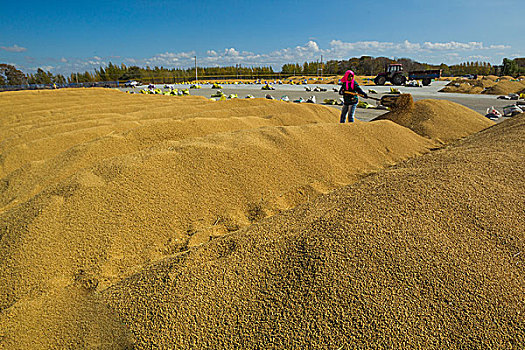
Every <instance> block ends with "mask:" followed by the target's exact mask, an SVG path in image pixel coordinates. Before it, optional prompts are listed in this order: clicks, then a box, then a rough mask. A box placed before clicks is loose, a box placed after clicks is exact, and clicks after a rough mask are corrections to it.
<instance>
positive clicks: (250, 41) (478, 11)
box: [0, 0, 525, 74]
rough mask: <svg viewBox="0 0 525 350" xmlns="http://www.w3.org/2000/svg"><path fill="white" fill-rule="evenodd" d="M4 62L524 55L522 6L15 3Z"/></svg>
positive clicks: (6, 4) (466, 1) (1, 46)
mask: <svg viewBox="0 0 525 350" xmlns="http://www.w3.org/2000/svg"><path fill="white" fill-rule="evenodd" d="M0 8H1V9H2V11H1V12H2V13H1V15H0V18H1V20H0V33H1V34H0V62H2V63H10V64H14V65H15V66H17V67H18V68H20V69H22V70H23V71H25V72H32V71H34V70H35V69H36V68H37V67H44V68H45V69H47V70H51V71H52V72H54V73H64V74H68V73H70V72H73V71H85V70H92V69H93V68H96V67H99V66H101V65H106V64H107V63H108V62H109V61H111V62H113V63H125V64H126V65H139V66H146V65H149V66H164V67H189V66H192V65H193V56H194V55H197V56H198V59H199V65H206V66H216V65H235V64H242V65H272V66H273V67H274V68H276V69H280V67H281V65H282V64H283V63H287V62H301V63H302V62H304V61H306V60H308V61H313V60H317V59H319V58H320V56H321V55H323V56H324V59H325V60H327V59H348V58H350V57H355V56H357V57H359V56H361V55H371V56H386V57H410V58H413V59H416V60H419V61H424V62H429V63H441V62H444V63H448V64H452V63H458V62H462V61H465V60H468V61H478V60H480V61H489V62H491V63H493V64H500V63H501V61H502V58H503V57H517V56H520V57H525V36H524V35H523V25H521V26H519V25H518V24H521V23H523V21H524V18H525V17H524V12H523V5H522V0H498V1H494V0H492V1H488V0H477V1H476V0H455V1H452V0H442V1H438V0H434V1H427V0H398V1H383V0H376V1H367V0H362V1H342V0H332V1H322V0H318V1H311V0H302V1H295V0H293V1H285V0H283V1H274V0H266V1H263V0H260V1H246V0H245V1H233V0H223V1H221V0H217V1H191V0H187V1H168V0H161V1H153V0H151V1H144V0H137V1H132V0H129V1H53V0H50V1H23V0H21V1H18V2H14V1H6V0H0Z"/></svg>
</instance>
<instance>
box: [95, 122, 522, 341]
mask: <svg viewBox="0 0 525 350" xmlns="http://www.w3.org/2000/svg"><path fill="white" fill-rule="evenodd" d="M524 155H525V114H523V115H521V116H519V117H515V118H513V119H512V120H507V121H505V122H503V123H501V124H499V125H497V126H495V127H494V128H490V129H488V130H485V131H483V132H481V133H479V134H476V135H473V136H472V137H470V138H467V139H465V140H463V141H461V142H459V144H456V145H455V146H453V147H449V148H445V149H442V150H439V151H436V152H433V153H431V154H428V155H425V156H422V157H419V158H416V159H412V160H410V161H408V162H406V163H404V164H401V165H398V166H395V167H392V168H390V169H387V170H384V171H382V172H380V173H378V174H375V175H372V176H369V177H367V178H366V179H364V180H363V181H361V182H359V183H357V184H355V185H352V186H349V187H346V188H344V189H341V190H338V191H336V192H334V193H333V194H330V195H327V196H323V197H321V198H318V199H317V200H316V201H314V202H313V203H309V204H308V205H305V206H301V207H299V208H296V209H294V210H292V211H290V212H287V213H284V214H283V215H280V216H277V217H274V218H271V219H269V220H267V221H265V222H263V223H261V224H259V225H256V226H251V227H250V228H249V229H247V230H246V231H240V232H236V233H234V234H232V235H229V236H227V237H224V238H222V239H217V240H214V241H212V242H210V243H209V244H207V245H205V246H203V247H201V248H199V249H197V250H194V251H190V252H188V253H184V254H180V255H177V256H174V257H173V258H169V259H166V260H164V261H162V262H160V263H158V264H155V265H153V266H151V267H149V268H148V269H145V270H144V271H142V272H141V273H139V274H137V275H135V276H132V277H130V278H127V279H126V280H124V281H122V282H121V283H119V284H117V285H115V286H113V287H111V288H109V289H108V290H106V291H105V292H104V293H103V294H104V297H105V298H106V299H107V300H108V303H109V304H110V305H111V307H112V308H113V309H114V310H115V311H116V312H118V313H119V314H120V315H121V317H122V319H123V320H124V322H125V323H126V324H127V325H129V327H130V329H131V331H132V332H133V334H134V336H135V339H136V344H135V346H136V348H138V349H147V348H151V347H152V346H156V347H161V348H188V349H189V348H213V349H228V348H233V347H235V348H242V349H258V348H260V347H261V344H264V347H265V348H272V349H283V348H317V347H319V348H329V349H337V348H425V349H444V348H446V349H464V348H515V349H520V348H524V347H525V327H524V325H525V320H524V311H525V310H524V305H525V294H524V293H523V290H524V289H525V275H524V270H523V266H524V265H523V264H524V263H525V260H524V254H523V251H524V249H525V236H524V229H523V228H524V227H525V219H524V216H523V213H524V212H525V177H523V173H524V172H525V157H524Z"/></svg>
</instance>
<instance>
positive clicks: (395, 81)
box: [392, 74, 407, 85]
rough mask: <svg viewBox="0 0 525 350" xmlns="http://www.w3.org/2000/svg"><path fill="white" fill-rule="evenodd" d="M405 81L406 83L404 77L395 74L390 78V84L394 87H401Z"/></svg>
mask: <svg viewBox="0 0 525 350" xmlns="http://www.w3.org/2000/svg"><path fill="white" fill-rule="evenodd" d="M406 81H407V78H405V76H404V75H401V74H396V75H394V77H393V78H392V84H394V85H403V84H404V83H406Z"/></svg>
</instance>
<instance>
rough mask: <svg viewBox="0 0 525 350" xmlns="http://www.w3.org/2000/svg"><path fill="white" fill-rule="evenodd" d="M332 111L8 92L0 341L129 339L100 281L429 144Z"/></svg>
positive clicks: (2, 99) (0, 112) (2, 131)
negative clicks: (347, 119)
mask: <svg viewBox="0 0 525 350" xmlns="http://www.w3.org/2000/svg"><path fill="white" fill-rule="evenodd" d="M338 114H339V112H338V111H337V110H335V109H330V108H327V107H323V106H316V105H295V104H287V103H284V102H278V101H268V100H263V99H255V100H246V101H241V100H233V101H225V102H211V101H208V100H206V99H204V98H196V97H185V98H177V97H169V96H154V95H127V94H123V93H120V92H117V91H107V90H98V89H89V90H59V91H36V92H15V93H2V94H0V137H1V143H0V152H1V153H0V155H1V158H0V159H1V160H2V162H1V164H2V172H1V177H0V179H1V180H0V181H1V182H0V203H1V204H0V208H1V209H0V218H1V222H2V225H1V226H0V257H1V258H0V347H5V348H9V349H13V348H39V347H40V348H51V347H59V348H64V347H72V348H78V347H95V346H96V344H99V346H100V347H103V348H112V347H114V348H119V347H123V346H126V344H130V343H131V342H132V341H133V340H132V337H131V334H130V333H129V331H128V329H127V328H126V326H124V325H123V324H122V323H121V322H120V321H119V320H118V317H116V316H115V311H114V310H110V309H108V308H107V305H106V302H105V301H103V300H102V299H101V296H102V292H103V291H104V290H106V289H107V288H109V287H111V286H113V285H114V284H115V283H118V282H119V281H121V280H122V279H123V278H127V277H128V276H131V275H133V274H136V273H139V272H141V271H142V270H143V269H144V267H145V266H148V265H149V264H154V263H156V262H158V261H163V259H166V258H167V257H171V256H174V255H176V254H178V253H179V252H180V251H186V250H187V249H188V248H189V247H192V246H198V245H200V244H203V243H207V242H208V241H209V240H210V239H214V238H216V237H219V236H221V235H224V234H226V233H228V232H233V231H236V230H238V229H241V228H243V227H246V226H248V225H250V224H254V223H258V222H260V221H261V220H262V219H263V218H264V217H266V216H269V215H274V214H277V213H279V212H281V211H282V210H284V209H289V208H292V207H295V206H297V205H298V204H301V203H305V202H309V201H312V200H313V199H314V198H315V197H316V196H318V195H319V194H322V193H326V192H328V191H330V190H333V189H335V188H338V187H341V186H344V185H347V184H350V183H353V182H355V181H357V180H358V179H360V178H362V177H363V176H365V175H367V174H369V173H370V172H375V171H378V170H380V169H382V168H384V167H386V166H389V165H392V164H395V163H398V162H400V161H402V160H405V159H407V158H409V157H413V156H417V155H420V154H423V153H426V152H428V150H429V149H430V148H432V147H435V143H434V142H433V141H431V140H428V139H425V138H423V137H421V136H419V135H417V134H416V133H414V132H413V131H411V130H409V129H406V128H403V127H401V126H399V125H397V124H395V123H392V122H390V121H379V122H374V123H355V124H351V125H340V124H338V123H337V121H338V119H339V115H338ZM37 335H38V336H37ZM101 344H103V345H101Z"/></svg>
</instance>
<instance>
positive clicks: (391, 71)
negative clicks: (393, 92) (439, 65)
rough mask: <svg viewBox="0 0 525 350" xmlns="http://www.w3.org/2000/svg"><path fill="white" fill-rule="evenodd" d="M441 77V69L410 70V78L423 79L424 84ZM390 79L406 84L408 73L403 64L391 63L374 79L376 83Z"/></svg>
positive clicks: (379, 83) (394, 82)
mask: <svg viewBox="0 0 525 350" xmlns="http://www.w3.org/2000/svg"><path fill="white" fill-rule="evenodd" d="M439 77H441V70H440V69H433V70H424V71H413V72H408V80H421V81H422V83H423V85H424V86H428V85H430V83H431V82H432V79H437V78H439ZM387 81H389V82H391V83H392V85H405V83H406V82H407V75H406V73H405V72H404V70H403V65H402V64H389V65H388V66H387V67H386V68H385V71H384V72H382V73H379V74H378V75H377V77H375V79H374V83H375V84H376V85H385V83H386V82H387Z"/></svg>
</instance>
